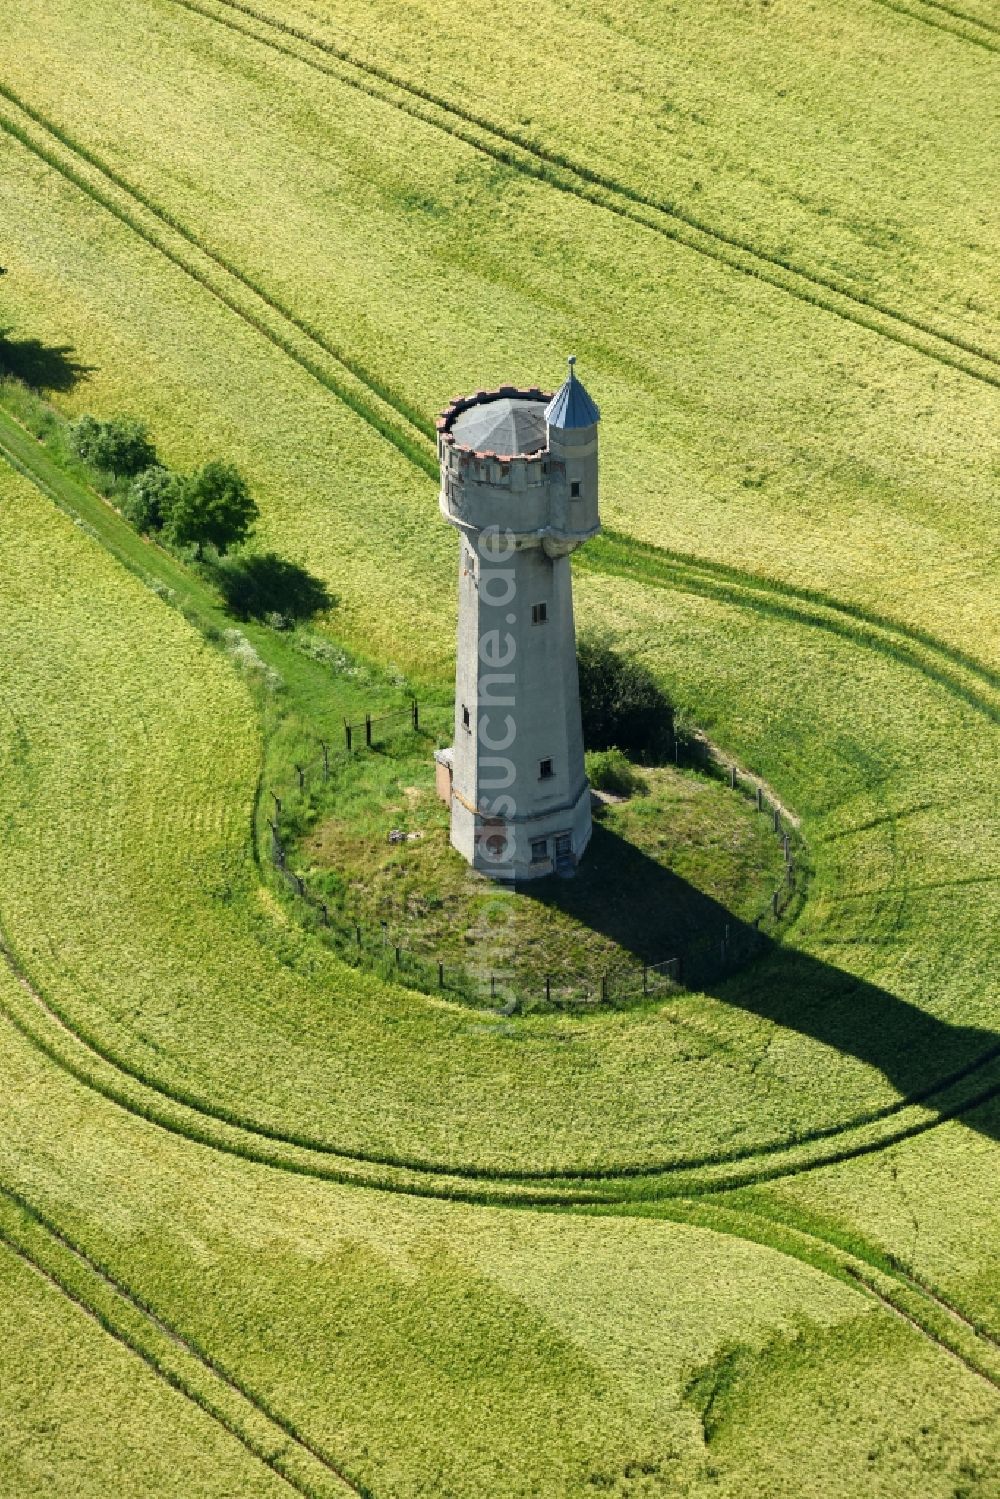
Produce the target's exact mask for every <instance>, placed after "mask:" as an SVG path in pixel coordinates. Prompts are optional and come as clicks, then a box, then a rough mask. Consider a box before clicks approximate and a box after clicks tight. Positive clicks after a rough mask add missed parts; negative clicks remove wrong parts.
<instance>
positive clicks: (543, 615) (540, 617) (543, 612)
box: [531, 604, 549, 625]
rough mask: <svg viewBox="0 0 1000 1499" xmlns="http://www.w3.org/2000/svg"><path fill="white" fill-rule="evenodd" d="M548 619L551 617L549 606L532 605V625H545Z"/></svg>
mask: <svg viewBox="0 0 1000 1499" xmlns="http://www.w3.org/2000/svg"><path fill="white" fill-rule="evenodd" d="M548 617H549V606H548V604H532V606H531V623H532V624H533V625H544V623H545V621H546V620H547V619H548Z"/></svg>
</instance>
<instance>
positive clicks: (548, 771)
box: [538, 760, 552, 781]
mask: <svg viewBox="0 0 1000 1499" xmlns="http://www.w3.org/2000/svg"><path fill="white" fill-rule="evenodd" d="M551 777H552V761H551V760H539V762H538V779H539V780H540V781H548V780H550V779H551Z"/></svg>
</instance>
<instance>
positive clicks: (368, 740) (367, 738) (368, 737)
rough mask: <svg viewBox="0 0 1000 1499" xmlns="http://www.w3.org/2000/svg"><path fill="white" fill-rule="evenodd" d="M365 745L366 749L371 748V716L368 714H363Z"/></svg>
mask: <svg viewBox="0 0 1000 1499" xmlns="http://www.w3.org/2000/svg"><path fill="white" fill-rule="evenodd" d="M365 744H366V746H367V747H368V749H371V747H372V716H371V714H370V713H366V714H365Z"/></svg>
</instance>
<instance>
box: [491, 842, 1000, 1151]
mask: <svg viewBox="0 0 1000 1499" xmlns="http://www.w3.org/2000/svg"><path fill="white" fill-rule="evenodd" d="M585 872H586V875H585ZM518 894H519V896H520V897H521V898H527V899H530V900H537V901H539V902H540V903H541V904H542V905H546V906H551V907H553V908H554V909H558V910H561V911H565V912H566V913H567V914H570V915H572V916H573V917H574V919H575V920H577V921H580V922H581V923H583V924H584V925H586V926H588V927H589V928H590V929H591V930H593V931H595V932H599V933H601V934H602V935H603V936H605V937H607V938H609V939H610V940H611V941H613V942H615V943H617V944H619V945H620V946H621V947H622V948H623V949H624V950H625V951H627V952H629V953H631V954H632V955H633V956H634V957H635V958H636V959H637V960H638V961H639V962H643V963H650V964H651V963H655V962H658V961H660V960H661V959H663V958H665V957H668V956H670V955H671V951H678V950H679V949H680V948H681V947H682V946H683V944H684V942H685V933H688V934H690V935H692V936H693V935H694V933H695V931H700V933H702V934H704V933H705V932H710V933H721V932H723V931H724V930H725V928H726V926H727V925H728V926H729V929H730V933H731V936H732V939H733V941H734V942H739V941H740V940H741V939H749V938H750V937H751V935H754V936H756V935H757V934H756V933H753V929H752V928H751V926H750V925H749V924H748V923H747V922H746V921H743V920H741V919H740V918H739V917H737V916H736V915H734V913H733V912H731V911H729V910H727V909H726V907H725V906H724V905H722V904H721V903H720V902H719V901H717V900H715V899H714V898H713V897H711V896H709V895H705V894H704V892H702V891H699V890H696V889H695V888H694V887H693V886H691V885H690V884H689V883H688V881H686V880H684V879H683V878H682V877H681V876H680V875H677V874H674V873H672V872H671V871H670V870H667V869H664V868H663V866H662V865H660V864H658V863H657V862H656V860H654V859H651V858H650V857H649V856H648V855H646V854H644V853H643V852H642V851H641V850H639V849H637V848H635V847H634V845H632V844H629V843H627V842H626V841H625V840H624V839H622V838H620V837H619V836H618V834H616V833H613V832H611V830H610V829H608V828H606V827H602V826H601V825H600V824H599V823H595V824H594V836H593V839H592V841H591V845H590V848H589V849H588V851H587V854H586V855H585V858H584V860H583V862H582V863H581V866H580V872H579V874H578V876H577V879H575V880H568V881H564V880H560V879H559V878H558V877H552V878H546V879H541V880H538V881H534V882H532V883H530V884H525V885H519V886H518ZM664 913H669V914H664ZM672 941H673V942H674V943H675V946H674V947H673V948H671V946H670V944H671V942H672ZM759 943H760V946H759V950H758V955H757V956H756V957H755V958H754V959H753V960H752V961H750V962H749V963H748V964H747V966H745V967H744V968H742V969H740V970H739V971H737V972H734V973H731V974H729V975H728V976H726V977H724V978H715V979H713V978H712V977H711V976H708V977H706V978H704V979H702V978H701V977H700V976H699V974H698V970H697V965H694V966H693V969H692V966H691V965H689V966H688V968H687V969H686V974H687V977H686V982H687V984H688V987H690V988H697V989H699V990H700V991H701V992H703V993H705V994H708V995H710V996H711V997H712V998H714V999H717V1000H718V1001H719V1002H720V1003H721V1004H724V1005H728V1006H730V1007H732V1008H733V1009H740V1010H743V1011H745V1012H746V1013H747V1014H750V1015H757V1016H759V1017H760V1018H761V1019H762V1020H769V1021H772V1022H773V1023H774V1024H775V1025H778V1026H782V1027H784V1028H785V1029H787V1030H791V1031H797V1032H798V1033H799V1034H800V1035H803V1036H808V1037H809V1038H810V1039H811V1040H813V1041H818V1042H819V1043H820V1044H821V1045H823V1046H828V1047H830V1048H831V1049H832V1050H834V1051H837V1052H840V1053H841V1054H842V1055H843V1056H852V1057H856V1058H857V1060H858V1061H860V1062H863V1063H864V1064H865V1065H866V1066H869V1067H873V1068H876V1069H877V1070H878V1071H879V1072H881V1073H882V1075H883V1076H884V1077H885V1078H886V1080H887V1081H888V1082H889V1083H891V1085H892V1086H893V1088H895V1089H896V1091H897V1092H898V1093H899V1094H900V1095H901V1097H902V1099H903V1101H904V1102H905V1103H911V1102H912V1103H918V1102H920V1101H921V1100H922V1098H923V1097H924V1095H926V1094H931V1093H934V1092H938V1091H940V1090H941V1089H942V1088H944V1087H946V1086H947V1085H948V1084H949V1083H950V1082H952V1081H953V1080H954V1081H956V1082H957V1081H958V1080H959V1079H960V1078H961V1076H962V1074H963V1073H965V1072H972V1071H973V1069H974V1068H975V1067H976V1064H977V1063H981V1062H985V1061H987V1059H989V1058H990V1057H991V1056H996V1055H1000V1034H998V1033H997V1032H995V1031H990V1030H985V1029H983V1028H981V1027H977V1026H966V1025H955V1024H952V1023H951V1022H950V1021H947V1020H942V1019H941V1018H940V1017H938V1016H936V1015H933V1014H931V1013H930V1012H929V1011H927V1010H924V1009H921V1008H920V1007H919V1006H918V1005H915V1004H913V1003H911V1002H910V1001H909V1000H907V999H903V998H901V997H900V996H899V995H896V994H893V993H891V992H890V991H889V990H887V989H883V988H880V987H879V986H878V985H877V984H872V983H870V982H869V981H868V980H866V979H862V978H858V977H857V976H856V975H854V974H851V973H846V972H845V971H844V970H843V969H840V968H837V967H836V966H835V965H834V964H830V963H825V962H823V961H822V960H821V959H819V958H815V957H813V956H811V955H810V954H808V953H803V952H798V951H796V950H795V949H794V948H788V947H782V946H781V945H780V944H779V943H777V942H775V941H773V940H772V939H770V938H768V937H766V936H763V935H760V936H759ZM665 944H666V945H665ZM988 1086H989V1083H988V1077H987V1074H986V1072H985V1071H984V1072H983V1074H982V1082H981V1086H980V1087H977V1086H976V1082H975V1079H974V1078H970V1085H969V1093H970V1096H975V1095H977V1094H978V1093H979V1092H980V1091H983V1092H985V1091H986V1090H987V1088H988ZM928 1106H929V1107H931V1108H933V1106H934V1104H933V1098H931V1099H929V1101H928ZM963 1122H965V1123H966V1124H967V1125H968V1126H969V1128H971V1129H975V1130H977V1131H978V1132H979V1133H980V1134H983V1135H986V1136H987V1137H988V1138H990V1139H1000V1116H998V1117H996V1118H995V1119H994V1120H989V1119H986V1118H984V1117H983V1114H982V1113H980V1114H979V1115H978V1116H976V1115H971V1116H969V1117H965V1118H964V1121H963Z"/></svg>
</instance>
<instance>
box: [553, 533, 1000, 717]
mask: <svg viewBox="0 0 1000 1499" xmlns="http://www.w3.org/2000/svg"><path fill="white" fill-rule="evenodd" d="M577 566H578V567H579V568H580V570H581V571H582V572H584V573H588V572H589V573H596V574H606V575H609V576H612V577H621V578H628V579H630V580H631V581H633V582H636V583H642V584H645V585H647V586H649V587H653V588H666V589H672V590H679V591H682V592H687V593H696V594H701V595H702V596H704V597H706V598H712V599H716V600H718V601H719V602H720V603H728V604H732V605H734V606H735V607H736V608H741V609H748V610H751V611H754V612H756V613H760V614H766V615H768V616H769V617H771V618H775V619H786V620H788V621H789V622H790V623H792V624H801V625H803V626H806V627H809V628H814V629H819V630H825V631H828V632H829V633H832V634H835V635H839V636H841V637H843V638H844V639H846V640H849V641H851V642H853V643H854V644H856V645H859V646H861V647H863V648H864V649H866V650H873V651H876V652H878V653H879V654H881V655H885V656H888V657H890V658H892V659H894V660H896V661H899V662H901V663H902V664H903V665H905V666H909V667H912V668H914V669H915V670H916V671H919V672H920V673H921V674H922V675H923V676H925V677H928V678H929V679H930V680H931V681H933V682H936V683H937V684H938V685H939V686H941V687H943V688H945V689H946V690H947V691H948V692H949V693H950V694H951V695H952V696H953V697H956V698H958V699H960V700H961V701H963V702H965V703H967V704H968V705H969V706H970V707H971V708H973V709H975V711H976V712H978V713H982V714H983V715H984V716H985V717H987V718H989V719H990V720H991V721H993V722H996V721H998V720H1000V696H998V690H1000V681H998V678H997V675H996V673H994V672H992V671H991V670H990V669H989V668H988V667H986V666H984V665H983V664H982V663H981V662H979V661H977V660H975V658H974V657H972V656H969V655H968V654H967V653H965V652H963V651H961V650H958V649H957V648H954V647H951V646H948V645H946V644H945V643H944V642H943V641H940V640H937V639H936V638H935V637H934V636H932V635H930V634H928V633H927V632H926V631H923V630H919V629H915V628H912V627H910V626H907V625H904V624H901V623H900V622H898V621H896V620H892V619H889V618H888V617H886V616H884V615H879V614H875V613H873V612H870V611H868V610H863V609H861V608H860V607H858V606H854V605H851V604H845V603H842V602H841V601H839V600H837V599H834V598H833V597H832V596H831V595H829V594H824V593H822V592H819V591H817V590H812V589H808V588H797V587H796V586H795V585H794V584H786V583H782V582H780V581H778V580H776V579H770V578H763V577H761V576H760V575H758V574H755V573H747V572H743V571H741V570H740V569H738V568H734V567H730V566H728V565H726V564H724V563H717V562H709V561H705V560H703V559H700V558H696V557H690V556H687V555H685V554H683V553H680V552H671V551H669V550H668V549H667V548H665V547H657V546H653V545H652V544H651V543H647V542H640V541H635V540H633V539H632V538H631V537H629V536H626V535H623V534H622V533H620V532H616V531H608V530H605V531H603V532H602V534H601V535H600V536H599V537H596V538H595V539H594V540H593V541H591V542H590V543H589V544H588V550H587V551H586V552H584V553H582V554H581V556H580V558H579V560H578V563H577ZM984 688H985V689H987V690H986V691H984V690H983V689H984Z"/></svg>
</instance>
